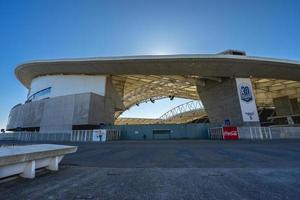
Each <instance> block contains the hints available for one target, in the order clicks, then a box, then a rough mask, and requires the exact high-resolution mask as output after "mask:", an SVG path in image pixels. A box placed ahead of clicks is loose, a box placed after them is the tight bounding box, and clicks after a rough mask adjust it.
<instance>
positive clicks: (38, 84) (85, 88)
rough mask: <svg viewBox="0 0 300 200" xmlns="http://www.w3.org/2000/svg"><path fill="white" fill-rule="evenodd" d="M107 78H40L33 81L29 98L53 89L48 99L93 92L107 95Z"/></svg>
mask: <svg viewBox="0 0 300 200" xmlns="http://www.w3.org/2000/svg"><path fill="white" fill-rule="evenodd" d="M105 84H106V76H99V75H97V76H96V75H95V76H92V75H49V76H40V77H37V78H35V79H33V80H32V82H31V90H30V94H29V96H31V95H32V94H34V93H36V92H38V91H40V90H43V89H45V88H48V87H51V92H50V94H49V95H47V97H57V96H64V95H72V94H80V93H86V92H93V93H96V94H99V95H102V96H104V95H105Z"/></svg>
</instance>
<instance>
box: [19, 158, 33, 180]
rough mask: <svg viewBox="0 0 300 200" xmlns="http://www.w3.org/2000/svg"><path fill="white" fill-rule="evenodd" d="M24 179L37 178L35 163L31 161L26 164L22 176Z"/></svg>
mask: <svg viewBox="0 0 300 200" xmlns="http://www.w3.org/2000/svg"><path fill="white" fill-rule="evenodd" d="M21 176H22V177H23V178H34V177H35V161H34V160H33V161H29V162H28V163H26V166H25V168H24V171H23V173H22V174H21Z"/></svg>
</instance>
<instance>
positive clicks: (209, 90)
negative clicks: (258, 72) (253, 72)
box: [197, 78, 260, 126]
mask: <svg viewBox="0 0 300 200" xmlns="http://www.w3.org/2000/svg"><path fill="white" fill-rule="evenodd" d="M245 81H246V82H247V83H250V84H248V85H249V87H250V90H249V91H250V95H251V98H252V99H248V100H249V102H246V106H244V107H243V108H241V105H244V104H243V100H241V96H240V94H239V93H238V91H240V90H239V88H238V87H239V86H238V84H237V80H236V79H235V78H220V79H201V80H199V82H198V83H197V91H198V94H199V96H200V99H201V101H202V103H203V105H204V108H205V111H206V112H207V114H208V118H209V120H210V122H211V123H216V124H219V125H223V124H224V122H225V120H226V121H228V120H229V121H230V124H231V125H234V126H260V123H259V119H258V114H257V108H256V104H255V98H254V95H253V91H252V86H251V82H250V79H245ZM242 87H243V86H242ZM248 100H247V99H246V101H248ZM253 103H254V105H253ZM248 104H251V106H250V107H251V108H249V106H248ZM247 109H248V110H247ZM249 109H250V111H249ZM251 109H252V110H251ZM247 117H249V119H247ZM250 118H251V119H250Z"/></svg>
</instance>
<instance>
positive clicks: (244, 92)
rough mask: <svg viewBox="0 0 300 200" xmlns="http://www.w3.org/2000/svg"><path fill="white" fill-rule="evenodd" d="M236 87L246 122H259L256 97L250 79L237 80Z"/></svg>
mask: <svg viewBox="0 0 300 200" xmlns="http://www.w3.org/2000/svg"><path fill="white" fill-rule="evenodd" d="M235 80H236V85H237V90H238V95H239V101H240V106H241V111H242V116H243V121H244V122H259V117H258V113H257V107H256V103H255V97H254V93H253V89H252V84H251V80H250V79H249V78H236V79H235Z"/></svg>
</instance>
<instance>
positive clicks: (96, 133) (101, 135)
mask: <svg viewBox="0 0 300 200" xmlns="http://www.w3.org/2000/svg"><path fill="white" fill-rule="evenodd" d="M105 141H106V130H105V129H97V130H93V142H105Z"/></svg>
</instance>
